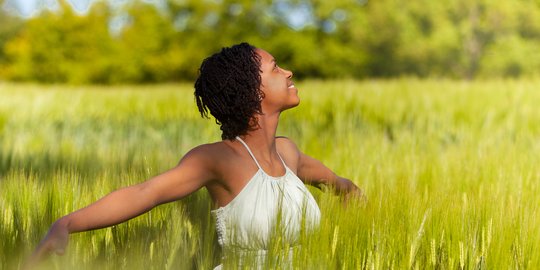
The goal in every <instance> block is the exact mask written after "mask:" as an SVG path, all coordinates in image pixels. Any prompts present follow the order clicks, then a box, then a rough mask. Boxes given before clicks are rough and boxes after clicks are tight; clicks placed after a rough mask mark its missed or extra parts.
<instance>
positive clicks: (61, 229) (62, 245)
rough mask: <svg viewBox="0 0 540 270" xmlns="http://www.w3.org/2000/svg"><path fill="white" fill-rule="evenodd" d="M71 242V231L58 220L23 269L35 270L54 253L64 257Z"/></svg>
mask: <svg viewBox="0 0 540 270" xmlns="http://www.w3.org/2000/svg"><path fill="white" fill-rule="evenodd" d="M68 241H69V230H68V228H67V226H66V225H65V224H64V223H63V222H62V220H58V221H57V222H55V223H54V224H53V225H52V226H51V228H50V229H49V232H48V233H47V236H45V238H43V240H41V242H40V243H39V245H38V246H37V248H36V250H34V252H33V253H32V255H31V256H30V258H29V259H28V261H26V263H25V265H24V267H23V269H32V268H35V267H36V266H37V265H38V264H39V262H41V261H43V260H44V259H46V258H47V257H49V256H50V255H51V254H52V253H53V252H54V253H56V254H57V255H63V254H64V253H65V251H66V247H67V244H68Z"/></svg>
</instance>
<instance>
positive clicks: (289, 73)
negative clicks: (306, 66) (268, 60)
mask: <svg viewBox="0 0 540 270" xmlns="http://www.w3.org/2000/svg"><path fill="white" fill-rule="evenodd" d="M283 72H285V75H287V78H289V79H290V78H292V76H293V72H292V71H290V70H286V69H283Z"/></svg>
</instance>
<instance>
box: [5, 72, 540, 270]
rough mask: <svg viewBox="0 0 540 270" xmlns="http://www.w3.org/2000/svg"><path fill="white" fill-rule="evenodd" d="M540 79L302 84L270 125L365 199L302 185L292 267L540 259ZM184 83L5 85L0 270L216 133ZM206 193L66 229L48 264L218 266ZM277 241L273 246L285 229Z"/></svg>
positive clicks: (486, 264) (503, 264) (476, 265)
mask: <svg viewBox="0 0 540 270" xmlns="http://www.w3.org/2000/svg"><path fill="white" fill-rule="evenodd" d="M538 83H539V82H538V81H505V80H500V81H485V82H456V81H445V80H415V79H400V80H391V81H363V82H355V81H334V82H322V81H306V82H303V83H297V86H298V87H299V89H300V97H301V99H302V102H301V105H300V106H299V107H298V108H295V109H293V110H290V111H287V112H284V113H283V114H282V118H281V122H280V127H279V130H278V134H279V135H285V136H288V137H290V138H291V139H293V140H294V141H295V142H296V143H297V145H298V146H299V148H300V149H302V150H303V151H304V152H305V153H306V154H308V155H310V156H312V157H315V158H317V159H319V160H321V161H322V162H323V163H325V164H326V165H327V166H328V167H330V168H332V169H333V170H334V171H335V172H336V173H338V174H339V175H342V176H344V177H347V178H350V179H351V180H353V181H354V182H355V183H356V184H357V185H359V186H360V187H362V188H363V189H364V190H365V192H366V194H367V196H368V199H369V202H368V204H367V205H365V206H360V205H357V204H355V203H352V204H350V205H348V206H347V207H343V205H342V204H341V202H340V199H339V197H336V196H334V195H332V194H331V193H330V192H321V191H319V190H318V189H315V188H310V190H311V191H312V193H313V194H314V196H315V198H316V199H317V201H318V203H319V206H320V207H321V211H322V220H321V226H320V228H319V230H318V231H317V232H316V233H314V234H312V235H309V236H307V237H304V238H302V240H301V242H302V247H301V249H298V250H297V251H295V257H294V266H295V267H297V268H298V269H410V268H415V269H510V268H512V269H538V268H539V267H540V249H539V248H538V243H540V219H539V218H540V196H538V193H539V192H540V189H539V182H540V155H539V154H538V153H540V106H539V104H540V92H539V91H538V87H537V86H538ZM192 92H193V90H192V87H191V85H162V86H137V87H127V86H126V87H67V86H39V85H11V84H0V209H2V212H1V215H0V258H1V262H0V269H16V268H18V267H19V266H20V264H21V263H22V262H23V261H24V259H25V257H26V256H28V254H29V253H30V252H31V251H32V250H33V248H34V247H35V246H36V245H37V243H38V242H39V241H40V239H41V238H42V237H43V236H44V235H45V234H46V232H47V229H48V227H49V226H50V225H51V223H52V222H53V221H54V220H56V219H57V218H59V217H61V216H63V215H65V214H67V213H69V212H71V211H73V210H76V209H78V208H80V207H83V206H85V205H87V204H89V203H91V202H93V201H95V200H97V199H98V198H100V197H102V196H104V195H106V194H108V193H109V192H111V191H113V190H114V189H117V188H119V187H122V186H126V185H130V184H134V183H139V182H141V181H144V179H147V178H149V177H151V176H153V175H155V174H158V173H159V172H161V171H164V170H166V169H168V168H170V167H172V166H174V165H176V163H177V162H178V160H179V159H180V158H181V157H182V155H183V154H185V153H186V152H187V151H188V150H189V149H191V148H192V147H194V146H196V145H199V144H202V143H207V142H212V141H216V140H219V138H220V133H219V128H218V126H217V125H216V124H215V123H214V121H213V120H204V119H201V118H200V116H199V115H198V111H197V109H196V107H195V102H194V98H193V94H192ZM210 205H211V204H210V199H209V197H208V195H207V193H206V191H205V190H201V191H199V192H197V193H196V194H194V195H191V196H190V197H188V198H186V199H184V200H182V201H180V202H175V203H170V204H166V205H162V206H159V207H157V208H156V209H154V210H152V211H151V212H149V213H147V214H145V215H142V216H140V217H138V218H135V219H133V220H130V221H128V222H126V223H124V224H120V225H117V226H114V227H111V228H107V229H102V230H97V231H92V232H86V233H78V234H73V235H72V237H71V242H70V245H69V247H68V250H67V252H66V255H65V256H62V257H59V256H53V257H51V259H49V260H47V261H45V262H44V263H43V266H44V268H47V269H96V268H98V267H99V268H101V269H132V268H136V269H192V268H197V269H211V268H212V267H213V266H215V265H217V264H219V263H220V256H221V254H220V251H219V248H218V247H217V242H216V240H215V234H214V231H213V226H214V224H213V221H212V219H211V218H210V215H209V209H210ZM275 242H276V244H275V245H274V246H275V247H273V249H274V251H276V253H279V249H282V248H283V246H282V245H281V243H280V241H279V239H276V241H275Z"/></svg>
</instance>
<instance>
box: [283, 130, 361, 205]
mask: <svg viewBox="0 0 540 270" xmlns="http://www.w3.org/2000/svg"><path fill="white" fill-rule="evenodd" d="M280 138H281V140H280V141H281V145H282V150H283V152H286V153H287V154H288V157H290V158H291V161H293V162H295V163H296V168H297V169H296V175H297V176H298V177H299V178H300V179H302V181H303V182H304V183H306V184H309V185H313V186H316V187H320V186H322V185H326V186H329V187H330V188H331V189H332V190H334V192H335V193H336V194H339V195H344V197H345V200H348V199H349V198H350V197H357V198H359V199H362V200H365V199H366V198H365V195H364V194H363V192H362V189H360V188H359V187H358V186H356V185H355V184H354V183H353V182H352V181H351V180H349V179H347V178H344V177H341V176H338V175H337V174H335V173H334V172H333V171H332V170H330V169H329V168H328V167H326V166H325V165H324V164H322V162H320V161H318V160H316V159H314V158H312V157H310V156H308V155H306V154H304V153H302V152H301V151H300V150H299V149H298V147H296V144H295V143H294V142H293V141H291V140H290V139H289V138H286V137H280Z"/></svg>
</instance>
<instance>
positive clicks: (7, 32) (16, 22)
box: [0, 0, 23, 78]
mask: <svg viewBox="0 0 540 270" xmlns="http://www.w3.org/2000/svg"><path fill="white" fill-rule="evenodd" d="M4 3H5V0H0V78H3V77H5V73H6V72H7V71H6V66H7V64H8V61H7V56H6V53H5V48H4V47H5V45H6V43H8V41H9V40H11V39H12V38H14V37H15V36H16V35H17V34H18V33H19V31H21V30H22V27H23V20H22V19H21V18H19V17H16V16H13V15H11V14H10V13H8V12H7V10H5V9H4V8H3V7H4Z"/></svg>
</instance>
